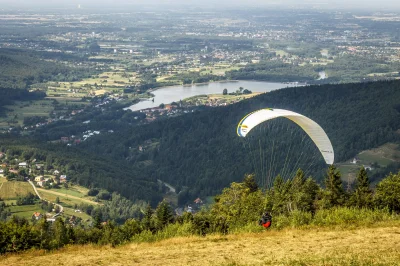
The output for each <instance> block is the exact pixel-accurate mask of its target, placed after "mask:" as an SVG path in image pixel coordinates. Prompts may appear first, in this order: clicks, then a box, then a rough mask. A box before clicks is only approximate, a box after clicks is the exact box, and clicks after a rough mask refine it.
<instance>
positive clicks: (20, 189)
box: [0, 179, 35, 199]
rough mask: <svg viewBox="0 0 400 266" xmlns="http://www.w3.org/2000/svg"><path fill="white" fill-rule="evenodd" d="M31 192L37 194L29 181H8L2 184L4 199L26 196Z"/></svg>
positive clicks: (0, 192)
mask: <svg viewBox="0 0 400 266" xmlns="http://www.w3.org/2000/svg"><path fill="white" fill-rule="evenodd" d="M3 181H4V179H3ZM29 192H30V193H32V194H35V191H33V188H32V186H31V185H30V184H29V183H28V182H18V181H6V182H2V183H1V184H0V198H2V199H15V198H17V197H18V196H25V195H27V194H28V193H29Z"/></svg>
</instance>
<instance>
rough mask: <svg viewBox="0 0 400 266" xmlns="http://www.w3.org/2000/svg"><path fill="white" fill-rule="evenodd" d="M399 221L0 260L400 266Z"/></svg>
mask: <svg viewBox="0 0 400 266" xmlns="http://www.w3.org/2000/svg"><path fill="white" fill-rule="evenodd" d="M399 261H400V229H399V224H398V222H390V223H383V224H380V225H376V227H369V228H356V229H340V228H339V229H338V228H324V229H322V228H321V229H318V228H314V229H303V230H301V229H287V230H282V231H264V232H261V233H241V234H233V235H226V236H221V235H212V236H206V237H179V238H171V239H167V240H163V241H159V242H153V243H140V244H137V243H131V244H127V245H124V246H120V247H117V248H111V247H110V246H103V247H99V246H91V245H86V246H70V247H66V248H63V249H61V250H59V251H54V252H50V253H46V252H44V251H31V252H27V253H23V254H13V255H8V256H6V257H4V258H2V259H1V260H0V265H26V263H27V262H29V264H30V265H43V264H56V265H397V264H398V262H399Z"/></svg>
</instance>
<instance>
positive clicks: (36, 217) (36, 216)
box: [32, 212, 43, 220]
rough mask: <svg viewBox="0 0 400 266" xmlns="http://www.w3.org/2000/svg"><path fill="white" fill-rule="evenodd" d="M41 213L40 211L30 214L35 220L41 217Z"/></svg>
mask: <svg viewBox="0 0 400 266" xmlns="http://www.w3.org/2000/svg"><path fill="white" fill-rule="evenodd" d="M42 216H43V215H42V214H41V213H40V212H34V213H33V214H32V219H36V220H39V219H40V218H42Z"/></svg>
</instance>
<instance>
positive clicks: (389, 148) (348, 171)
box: [337, 143, 400, 181]
mask: <svg viewBox="0 0 400 266" xmlns="http://www.w3.org/2000/svg"><path fill="white" fill-rule="evenodd" d="M356 157H357V158H358V159H359V160H360V161H359V162H357V164H351V163H349V162H346V163H338V164H337V165H338V167H339V170H340V173H341V174H342V179H343V180H345V181H347V179H348V178H350V180H352V179H354V178H355V177H356V175H357V172H358V170H359V169H360V168H361V167H362V166H363V165H371V164H373V163H377V164H378V165H380V166H381V167H385V166H387V165H388V164H390V163H393V162H400V150H399V145H398V144H395V143H386V144H384V145H382V146H380V147H378V148H375V149H370V150H365V151H362V152H360V153H359V154H357V156H356Z"/></svg>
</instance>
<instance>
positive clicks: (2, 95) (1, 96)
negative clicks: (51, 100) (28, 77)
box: [0, 87, 46, 117]
mask: <svg viewBox="0 0 400 266" xmlns="http://www.w3.org/2000/svg"><path fill="white" fill-rule="evenodd" d="M45 96H46V94H45V93H44V92H39V91H35V92H29V91H27V90H26V89H20V90H15V89H10V88H1V87H0V117H1V116H4V115H5V111H6V109H5V106H6V105H12V104H13V102H14V101H31V100H38V99H42V98H44V97H45Z"/></svg>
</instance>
